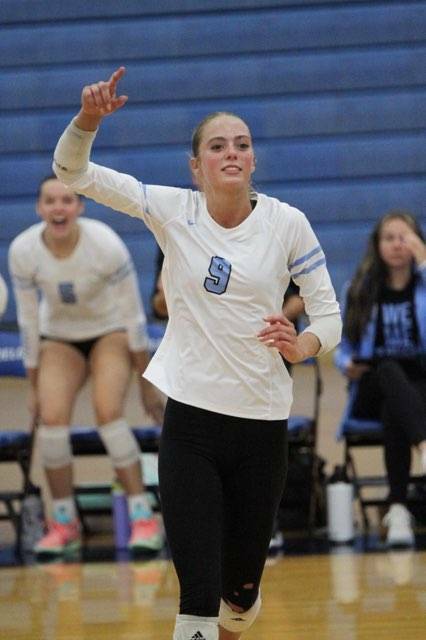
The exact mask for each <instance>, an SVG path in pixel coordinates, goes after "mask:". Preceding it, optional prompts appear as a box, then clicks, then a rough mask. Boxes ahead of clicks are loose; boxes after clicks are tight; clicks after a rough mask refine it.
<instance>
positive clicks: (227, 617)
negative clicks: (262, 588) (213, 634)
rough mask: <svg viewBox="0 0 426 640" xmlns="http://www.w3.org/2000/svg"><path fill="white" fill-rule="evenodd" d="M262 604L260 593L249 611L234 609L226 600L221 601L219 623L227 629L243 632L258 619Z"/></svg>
mask: <svg viewBox="0 0 426 640" xmlns="http://www.w3.org/2000/svg"><path fill="white" fill-rule="evenodd" d="M261 606H262V598H261V597H260V593H259V594H258V596H257V598H256V601H255V603H254V604H253V606H252V607H250V609H248V610H247V611H242V612H241V613H240V612H239V611H234V610H233V609H231V607H230V606H229V604H227V603H226V602H225V601H224V600H221V601H220V609H219V624H220V626H221V627H223V628H224V629H226V630H227V631H232V632H233V633H242V632H243V631H245V630H246V629H248V628H249V627H251V625H252V624H253V622H254V621H255V620H256V618H257V616H258V615H259V611H260V608H261Z"/></svg>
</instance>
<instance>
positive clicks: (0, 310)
mask: <svg viewBox="0 0 426 640" xmlns="http://www.w3.org/2000/svg"><path fill="white" fill-rule="evenodd" d="M8 298H9V295H8V291H7V286H6V283H5V281H4V278H3V276H2V275H1V273H0V318H1V317H2V315H3V314H4V312H5V311H6V307H7V301H8Z"/></svg>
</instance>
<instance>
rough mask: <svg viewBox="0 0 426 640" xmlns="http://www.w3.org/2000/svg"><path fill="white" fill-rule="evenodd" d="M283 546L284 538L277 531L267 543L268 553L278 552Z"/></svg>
mask: <svg viewBox="0 0 426 640" xmlns="http://www.w3.org/2000/svg"><path fill="white" fill-rule="evenodd" d="M283 546H284V536H283V534H282V532H281V531H280V530H279V529H278V530H277V531H275V533H274V534H273V536H272V538H271V541H270V543H269V551H279V550H280V549H282V548H283Z"/></svg>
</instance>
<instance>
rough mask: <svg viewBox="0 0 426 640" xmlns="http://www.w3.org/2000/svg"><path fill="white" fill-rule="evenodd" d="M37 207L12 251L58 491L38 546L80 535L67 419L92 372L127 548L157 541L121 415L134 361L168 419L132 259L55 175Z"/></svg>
mask: <svg viewBox="0 0 426 640" xmlns="http://www.w3.org/2000/svg"><path fill="white" fill-rule="evenodd" d="M37 210H38V213H39V215H40V216H41V218H42V219H43V222H41V223H39V224H35V225H33V226H32V227H30V228H29V229H27V230H26V231H24V232H22V233H21V234H19V235H18V236H17V237H16V238H15V239H14V241H13V242H12V244H11V246H10V251H9V265H10V272H11V275H12V279H13V284H14V290H15V295H16V301H17V309H18V322H19V327H20V330H21V334H22V340H23V347H24V362H25V367H26V370H27V373H28V379H29V381H30V409H31V412H32V413H33V414H34V415H38V416H39V417H40V421H41V425H40V428H39V443H40V450H41V456H42V462H43V466H44V468H45V471H46V475H47V479H48V483H49V487H50V491H51V494H52V499H53V518H52V521H51V523H50V525H49V530H48V532H47V534H46V535H45V536H44V537H43V538H42V539H41V540H40V541H39V542H38V544H37V546H36V549H35V550H36V552H38V553H51V554H60V553H63V552H64V551H66V550H68V549H70V548H75V547H76V546H79V544H80V524H79V521H78V518H77V514H76V509H75V504H74V499H73V494H72V459H71V448H70V442H69V424H70V421H71V415H72V410H73V406H74V403H75V400H76V396H77V394H78V392H79V390H80V389H81V387H82V386H83V384H84V382H85V381H86V378H87V377H88V375H89V372H90V375H91V379H92V390H93V404H94V409H95V414H96V418H97V422H98V425H99V426H100V431H99V433H100V436H101V438H102V441H103V443H104V445H105V448H106V450H107V451H108V453H109V455H110V457H111V461H112V464H113V466H114V468H115V473H116V474H117V476H118V478H119V480H120V481H121V482H122V484H123V486H124V488H125V489H126V491H127V493H128V495H129V510H130V516H131V521H132V534H131V539H130V547H131V548H132V549H139V548H142V549H146V548H148V549H159V548H161V546H162V544H163V540H162V534H161V531H160V529H159V525H158V521H157V520H156V518H155V517H154V516H153V514H152V511H151V508H150V505H149V499H148V496H147V494H146V493H145V491H144V487H143V484H142V478H141V473H140V464H139V447H138V444H137V441H136V439H135V437H134V435H133V434H132V432H131V430H130V428H129V425H128V424H127V422H126V420H125V418H124V417H123V411H124V401H125V396H126V392H127V389H128V385H129V382H130V375H131V369H132V366H133V365H134V366H135V367H136V369H137V371H138V373H139V378H140V391H141V399H142V402H143V404H144V406H145V409H146V410H147V411H148V413H150V414H151V416H152V417H153V418H154V420H155V421H156V422H160V421H162V418H163V411H162V402H161V398H160V394H159V392H158V390H157V389H156V388H155V387H154V386H153V385H151V383H149V382H148V380H145V379H143V378H142V373H143V372H144V370H145V368H146V366H147V364H148V362H149V352H148V350H147V346H148V345H147V334H146V326H145V325H146V319H145V314H144V311H143V307H142V304H141V300H140V295H139V291H138V288H137V283H136V277H135V274H134V269H133V263H132V261H131V258H130V255H129V253H128V251H127V248H126V247H125V245H124V243H123V242H122V241H121V239H120V238H119V237H118V236H117V234H116V233H115V232H114V231H113V230H112V229H110V228H109V227H108V226H107V225H105V224H104V223H103V222H98V221H96V220H89V219H84V218H82V219H80V217H79V216H80V214H81V213H82V211H83V202H82V200H81V198H80V196H78V195H77V194H75V193H74V192H72V191H71V190H70V189H68V188H67V187H66V186H65V185H64V184H62V183H61V182H60V181H59V180H58V179H57V178H56V177H55V176H51V177H49V178H46V179H45V180H44V181H43V182H42V184H41V186H40V190H39V194H38V198H37ZM40 294H41V299H40V301H39V295H40Z"/></svg>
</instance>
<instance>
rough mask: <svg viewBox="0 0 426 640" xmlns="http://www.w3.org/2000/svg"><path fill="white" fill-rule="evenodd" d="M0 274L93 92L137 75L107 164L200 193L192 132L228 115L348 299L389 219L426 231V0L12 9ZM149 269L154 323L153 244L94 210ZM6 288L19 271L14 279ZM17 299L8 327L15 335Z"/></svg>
mask: <svg viewBox="0 0 426 640" xmlns="http://www.w3.org/2000/svg"><path fill="white" fill-rule="evenodd" d="M1 4H2V6H1V13H2V23H3V25H2V37H1V38H0V70H1V73H0V95H1V100H0V125H1V131H2V136H1V146H2V155H1V157H0V270H1V272H2V273H4V272H5V269H6V261H7V260H6V254H7V248H8V245H9V242H10V240H11V238H13V237H14V236H15V235H16V234H17V233H19V232H20V231H22V230H23V229H24V228H26V227H27V226H29V225H30V224H32V223H33V222H35V221H36V216H35V213H34V194H35V191H36V188H37V184H38V182H39V180H40V179H41V178H42V177H43V176H44V175H46V174H47V173H49V172H50V163H51V156H52V151H53V148H54V146H55V143H56V141H57V139H58V137H59V135H60V133H61V132H62V130H63V128H64V127H65V125H66V124H67V122H68V121H69V120H70V118H71V117H72V115H73V114H74V113H75V112H76V110H77V108H78V103H79V96H80V92H81V88H82V86H83V85H84V84H87V83H90V82H92V81H96V80H98V79H103V78H106V77H107V76H109V74H110V73H111V71H112V70H113V69H114V68H116V67H117V66H118V65H120V64H125V65H126V67H127V75H126V77H125V79H124V81H123V92H125V93H128V95H129V103H128V105H126V107H125V109H123V110H122V111H121V112H120V113H119V114H116V115H115V116H114V117H113V118H111V119H106V120H105V122H104V124H103V126H102V130H101V132H100V133H99V135H98V138H97V141H96V145H95V149H94V159H95V160H96V161H98V162H104V163H107V164H108V165H110V166H112V167H114V168H116V169H118V170H122V171H126V172H129V173H133V174H135V175H136V176H138V177H139V178H141V179H142V180H144V181H145V182H154V183H159V184H174V185H178V186H179V185H182V186H189V185H190V177H189V173H188V167H187V151H188V149H189V140H190V134H191V130H192V129H193V127H194V126H195V125H196V123H197V122H198V121H199V120H200V119H201V118H202V117H203V116H204V115H206V114H207V113H209V112H210V111H214V110H220V109H226V110H231V111H235V112H236V113H239V114H240V115H241V116H242V117H243V118H245V119H246V120H247V122H248V123H249V125H250V126H251V129H252V133H253V136H254V139H255V145H256V153H257V171H256V174H255V185H256V187H257V189H258V190H259V191H263V192H265V193H268V194H270V195H274V196H276V197H279V198H280V199H281V200H284V201H287V202H289V203H291V204H293V205H294V206H297V207H299V208H301V209H302V210H303V211H304V212H305V213H306V215H307V216H308V218H309V219H310V220H311V222H312V224H313V226H314V228H315V231H316V232H317V234H318V236H319V238H320V240H321V242H322V244H323V246H324V249H325V251H326V254H327V259H328V265H329V269H330V272H331V275H332V278H333V281H334V284H335V287H336V290H337V291H339V290H340V289H341V286H342V284H343V282H344V280H346V279H347V278H348V277H350V275H351V274H352V272H353V269H354V267H355V265H356V263H357V261H358V260H359V259H360V256H361V254H362V252H363V250H364V247H365V241H366V237H367V235H368V233H369V231H370V229H371V226H372V224H373V223H374V221H375V220H376V219H377V218H378V217H379V216H380V215H381V214H382V213H384V212H385V211H387V210H389V209H391V208H401V207H403V208H406V209H409V210H411V211H412V212H413V213H415V214H416V215H418V216H419V217H420V218H422V219H423V221H425V220H426V214H425V209H424V202H425V201H426V155H425V153H424V148H425V132H426V35H425V34H426V2H425V1H410V0H407V1H404V0H400V1H396V0H393V1H392V0H390V1H387V2H376V1H374V0H373V1H369V2H366V1H364V0H352V1H350V2H349V1H346V0H328V1H323V0H182V1H181V2H176V1H175V0H155V1H154V0H144V2H140V1H139V0H127V1H126V2H125V3H118V2H116V0H92V1H91V2H87V1H86V0H73V2H70V3H63V2H53V3H52V2H51V1H50V0H38V1H37V2H33V0H3V1H2V3H1ZM87 215H90V216H93V217H97V218H100V219H103V220H105V221H106V222H108V223H109V224H111V226H113V227H114V228H115V229H116V230H117V231H118V232H119V233H120V235H121V236H122V237H123V239H124V240H125V242H126V243H127V245H128V246H129V249H130V251H131V253H132V255H133V257H134V259H135V262H136V265H137V268H138V274H139V281H140V286H141V291H142V295H143V298H144V302H145V305H146V306H147V308H148V311H149V296H150V292H151V289H152V285H153V272H154V256H155V244H154V241H153V239H152V237H151V235H150V234H149V232H148V231H146V230H145V229H144V227H143V225H142V224H141V223H140V222H138V221H136V220H132V219H131V218H128V217H127V216H120V215H117V214H115V213H113V212H112V211H107V210H105V209H103V208H102V207H99V206H98V205H96V204H95V203H91V202H88V203H87ZM6 275H7V274H6ZM14 318H15V306H14V300H13V296H10V303H9V307H8V310H7V314H6V316H5V320H6V321H7V322H13V320H14Z"/></svg>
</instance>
